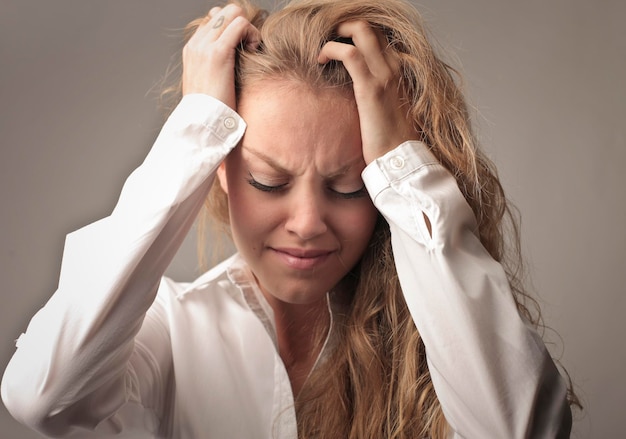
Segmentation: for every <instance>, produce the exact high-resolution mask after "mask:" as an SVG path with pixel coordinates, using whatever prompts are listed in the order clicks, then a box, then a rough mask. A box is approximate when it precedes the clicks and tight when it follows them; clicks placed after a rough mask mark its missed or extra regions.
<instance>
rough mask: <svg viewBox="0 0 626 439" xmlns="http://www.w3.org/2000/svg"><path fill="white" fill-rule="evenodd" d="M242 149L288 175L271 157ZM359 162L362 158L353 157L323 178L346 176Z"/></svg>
mask: <svg viewBox="0 0 626 439" xmlns="http://www.w3.org/2000/svg"><path fill="white" fill-rule="evenodd" d="M242 148H243V149H245V150H246V151H248V152H249V153H250V154H252V155H253V156H255V157H257V158H259V159H261V160H263V161H264V162H265V163H267V164H268V165H270V166H271V167H272V168H274V169H275V170H276V171H278V172H281V173H283V174H290V171H289V170H288V169H285V168H284V167H283V166H281V165H280V164H279V163H278V162H277V161H276V160H274V159H273V158H272V157H270V156H268V155H267V154H264V153H263V152H261V151H257V150H254V149H252V148H249V147H247V146H242ZM361 161H362V157H355V158H354V159H352V160H350V161H349V162H348V163H346V164H345V165H343V166H341V167H340V168H339V169H337V170H335V171H332V172H329V173H327V174H324V175H323V176H324V178H325V179H327V180H334V179H336V178H338V177H341V176H343V175H346V174H347V173H348V172H349V171H350V169H352V167H353V166H354V165H356V164H357V163H360V162H361Z"/></svg>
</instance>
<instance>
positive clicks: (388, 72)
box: [318, 21, 419, 164]
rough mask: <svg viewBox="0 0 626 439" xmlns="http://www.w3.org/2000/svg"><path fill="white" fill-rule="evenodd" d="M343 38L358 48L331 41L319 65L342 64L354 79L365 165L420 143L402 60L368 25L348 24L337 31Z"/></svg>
mask: <svg viewBox="0 0 626 439" xmlns="http://www.w3.org/2000/svg"><path fill="white" fill-rule="evenodd" d="M337 33H338V35H339V36H340V37H344V38H351V39H352V41H353V42H354V45H351V44H346V43H341V42H337V41H330V42H328V43H326V44H325V45H324V47H323V48H322V50H321V52H320V55H319V58H318V61H319V62H320V63H322V64H325V63H327V62H329V61H330V60H336V61H341V62H342V63H343V64H344V66H345V67H346V69H347V70H348V73H349V74H350V76H351V77H352V82H353V87H354V96H355V99H356V104H357V108H358V111H359V119H360V126H361V140H362V142H363V157H364V159H365V163H366V164H369V163H370V162H372V161H373V160H375V159H377V158H378V157H380V156H382V155H383V154H385V153H386V152H388V151H390V150H392V149H393V148H395V147H396V146H398V145H400V144H401V143H403V142H405V141H407V140H416V139H418V138H419V137H418V134H417V132H416V130H415V128H414V125H413V123H412V122H411V120H410V119H409V118H408V114H407V112H408V105H407V104H406V101H405V100H404V99H403V98H404V96H403V92H402V90H401V88H400V74H401V73H400V60H399V57H398V56H397V55H396V54H395V53H393V51H392V50H390V49H389V48H388V47H387V40H386V38H385V36H384V35H383V34H382V32H380V31H376V30H375V29H374V28H372V26H371V25H370V24H368V23H367V22H364V21H348V22H345V23H342V24H341V25H339V27H338V28H337Z"/></svg>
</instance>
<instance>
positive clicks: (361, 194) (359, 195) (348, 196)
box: [329, 186, 367, 200]
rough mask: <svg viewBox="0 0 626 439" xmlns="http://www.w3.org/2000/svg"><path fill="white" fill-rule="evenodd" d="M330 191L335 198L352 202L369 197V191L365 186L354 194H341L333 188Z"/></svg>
mask: <svg viewBox="0 0 626 439" xmlns="http://www.w3.org/2000/svg"><path fill="white" fill-rule="evenodd" d="M329 190H330V192H331V193H332V194H333V195H334V196H336V197H339V198H343V199H344V200H351V199H354V198H363V197H365V196H367V190H366V189H365V186H363V187H361V188H360V189H359V190H356V191H353V192H339V191H337V190H335V189H332V188H329Z"/></svg>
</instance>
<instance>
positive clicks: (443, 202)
mask: <svg viewBox="0 0 626 439" xmlns="http://www.w3.org/2000/svg"><path fill="white" fill-rule="evenodd" d="M364 180H365V181H366V184H367V186H368V190H369V192H370V194H371V195H372V198H373V200H374V203H375V204H376V207H377V208H378V209H379V210H380V211H381V212H382V213H383V215H384V216H385V217H386V219H387V221H388V222H389V224H390V227H391V232H392V246H393V252H394V258H395V261H396V267H397V270H398V276H399V279H400V284H401V286H402V290H403V291H404V294H405V299H406V301H407V305H408V307H409V310H410V312H411V315H412V317H413V320H414V321H415V324H416V325H417V328H418V330H419V332H420V335H421V336H422V338H423V340H424V344H425V346H426V352H427V356H428V364H429V370H430V373H431V377H432V380H433V384H434V385H435V391H436V393H437V397H438V399H439V401H440V402H441V405H442V408H443V411H444V414H445V416H446V420H447V421H448V423H449V424H450V426H451V427H452V429H453V430H454V432H455V433H456V435H455V437H468V438H474V437H507V438H517V437H520V438H521V437H568V435H569V430H570V428H571V414H570V410H569V406H568V403H567V398H566V393H567V387H566V384H565V382H564V380H563V379H562V377H561V376H560V374H559V372H558V370H557V369H556V367H555V365H554V363H553V362H552V359H551V357H550V355H549V353H548V352H547V350H546V348H545V346H544V344H543V341H542V340H541V337H540V336H539V335H538V334H537V333H536V332H535V331H534V330H533V329H532V328H530V327H529V326H528V325H527V324H526V322H524V321H523V320H522V318H521V317H520V316H519V314H518V312H517V307H516V304H515V301H514V300H513V296H512V293H511V291H510V289H509V284H508V280H507V278H506V275H505V273H504V270H503V269H502V267H501V266H500V264H498V263H497V262H496V261H494V260H493V259H492V258H491V256H490V255H489V254H488V252H487V251H486V250H485V248H484V247H483V246H482V245H481V243H480V241H479V239H478V237H477V236H476V233H475V231H476V229H477V228H476V224H475V220H474V216H473V213H472V211H471V209H470V207H469V206H468V205H467V203H466V202H465V199H464V198H463V196H462V194H461V192H460V191H459V189H458V187H457V186H456V182H455V180H454V178H453V177H452V176H451V175H450V174H449V173H448V172H447V171H446V170H445V169H444V168H443V167H442V166H441V165H440V164H439V163H438V162H437V161H436V160H435V158H434V157H433V156H432V155H431V154H430V153H429V152H428V150H427V149H426V147H425V145H423V144H421V143H419V142H407V143H405V144H403V145H401V146H400V147H398V148H396V149H395V150H393V151H391V152H390V153H388V154H387V155H384V156H383V157H381V158H379V159H377V160H376V162H375V163H373V164H372V165H370V166H368V168H366V170H365V171H364ZM424 215H426V217H428V222H429V224H430V227H431V230H432V232H429V228H428V225H427V223H426V220H425V218H424Z"/></svg>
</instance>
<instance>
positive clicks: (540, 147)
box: [0, 0, 626, 439]
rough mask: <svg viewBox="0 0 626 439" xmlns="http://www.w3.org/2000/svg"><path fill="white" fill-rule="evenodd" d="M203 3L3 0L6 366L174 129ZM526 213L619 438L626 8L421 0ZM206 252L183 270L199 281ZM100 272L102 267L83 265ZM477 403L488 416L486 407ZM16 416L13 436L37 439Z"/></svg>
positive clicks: (589, 384)
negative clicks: (188, 47) (170, 105)
mask: <svg viewBox="0 0 626 439" xmlns="http://www.w3.org/2000/svg"><path fill="white" fill-rule="evenodd" d="M208 8H209V6H208V4H205V3H204V2H202V1H197V0H179V1H176V2H174V1H171V0H170V1H167V0H151V1H147V0H136V1H119V0H118V1H106V2H104V1H100V2H95V1H94V2H90V1H85V0H56V1H33V0H1V1H0V102H2V107H1V109H0V154H1V155H0V203H1V207H0V224H1V227H0V270H1V271H0V273H1V276H2V284H3V290H2V292H1V294H2V306H1V308H0V369H1V370H4V366H5V365H6V363H7V362H8V360H9V358H10V356H11V354H12V352H13V349H14V346H13V340H14V339H15V338H16V337H17V336H18V335H19V334H20V333H21V332H22V331H23V330H24V329H25V327H26V324H27V322H28V320H29V318H30V317H31V315H32V314H34V312H35V311H36V310H37V309H38V308H39V307H40V306H42V305H43V304H44V303H45V301H46V300H47V298H48V297H49V296H50V294H51V293H52V292H53V291H54V289H55V286H56V282H57V277H58V272H59V267H60V261H61V252H62V245H63V239H64V236H65V234H67V233H68V232H70V231H72V230H74V229H76V228H78V227H80V226H82V225H84V224H87V223H89V222H92V221H94V220H96V219H98V218H100V217H103V216H105V215H107V214H108V213H109V212H110V210H111V209H112V207H113V205H114V203H115V200H116V198H117V194H118V193H119V190H120V188H121V186H122V183H123V181H124V179H125V177H126V176H127V175H128V174H129V173H130V171H131V170H132V169H133V168H134V167H136V166H137V165H138V164H139V163H140V162H141V160H142V159H143V157H144V156H145V154H146V152H147V151H148V149H149V147H150V145H151V142H152V140H153V139H154V137H155V136H156V134H157V132H158V129H159V126H160V125H161V123H162V120H163V113H162V112H161V111H160V110H158V108H157V107H158V103H157V100H156V97H157V96H158V89H159V85H158V84H159V81H160V79H161V78H162V76H163V74H164V72H165V71H166V70H167V67H168V65H169V64H170V62H171V61H172V60H175V59H177V58H176V51H177V50H178V48H179V41H180V28H181V27H182V26H184V24H185V23H186V22H188V21H189V20H190V19H192V18H194V17H195V16H197V15H199V14H202V13H204V12H205V11H206V10H208ZM420 9H421V10H422V12H423V13H424V15H425V17H426V20H427V22H428V23H429V24H430V28H431V29H432V31H433V34H434V35H435V36H436V38H437V39H438V40H439V42H440V43H441V44H442V45H443V46H445V47H448V48H449V49H450V50H451V52H452V53H453V54H454V55H452V56H451V58H450V59H452V62H453V63H454V64H455V65H457V66H459V67H460V68H461V70H462V71H463V73H464V74H465V77H466V81H467V89H468V96H469V99H470V101H471V102H472V104H473V105H474V106H475V107H476V114H477V122H478V126H479V134H480V136H481V139H482V142H483V144H484V146H485V148H486V149H487V150H488V151H489V153H490V154H491V156H492V157H493V158H494V160H495V161H496V163H497V164H498V166H499V169H500V173H501V177H502V180H503V183H504V186H505V189H506V190H507V191H508V194H509V196H510V198H511V199H512V200H513V201H514V202H515V204H516V205H517V206H518V207H519V208H520V210H521V212H522V216H523V243H524V251H525V254H526V256H527V258H528V266H529V271H530V274H531V280H532V283H533V285H534V288H535V289H536V290H537V291H538V292H539V293H538V294H539V296H540V300H541V303H542V306H543V310H544V315H545V317H546V321H547V323H548V324H549V325H550V326H551V327H552V328H554V330H555V331H556V333H558V335H560V338H559V336H557V335H556V333H554V332H549V333H548V334H547V338H548V339H549V340H550V341H553V342H554V345H553V346H552V347H553V349H554V353H555V355H557V356H559V357H561V359H562V362H563V363H564V364H565V365H566V366H567V368H568V369H569V371H570V373H571V375H572V378H573V379H574V381H575V383H576V385H577V390H578V393H579V395H580V396H581V397H582V399H583V402H584V403H585V406H586V409H585V411H584V413H582V414H580V413H578V414H577V415H576V424H575V432H574V437H579V438H612V437H618V436H619V435H620V432H621V431H622V430H623V419H622V418H623V411H624V407H626V384H625V379H624V377H623V373H624V371H625V370H626V352H625V349H624V342H623V339H622V337H623V336H624V335H625V334H626V323H625V320H624V318H623V314H624V311H626V306H625V299H624V297H625V294H624V293H625V292H626V291H625V290H626V288H625V287H624V284H625V282H624V280H625V279H624V278H625V273H626V263H625V262H624V256H625V253H626V232H625V231H624V227H625V226H626V195H625V193H624V189H626V180H625V177H624V173H623V172H620V170H621V168H622V167H623V164H624V163H625V162H626V148H625V146H626V140H625V139H626V136H625V131H626V130H625V128H624V125H625V124H626V85H625V79H624V78H625V77H626V73H625V72H626V26H624V25H623V19H624V18H626V2H623V1H620V0H600V1H594V2H591V1H589V0H587V1H581V0H570V1H568V0H552V1H540V0H529V1H523V2H522V1H517V2H512V1H511V2H509V1H499V0H474V1H471V2H470V1H463V0H423V1H421V2H420ZM192 241H193V239H189V240H188V242H187V244H186V245H185V246H184V247H183V249H182V250H181V254H180V255H179V257H178V259H177V260H176V262H175V264H174V266H173V267H172V268H171V270H170V272H169V274H170V275H172V276H173V277H174V278H176V279H179V280H183V279H189V278H192V277H194V276H195V275H196V264H195V260H194V248H193V244H192ZM85 263H86V264H88V263H89V261H85ZM477 403H480V402H479V401H477ZM1 407H2V408H1V409H0V436H1V437H2V438H20V439H21V438H35V437H38V436H37V435H36V434H34V433H29V432H28V431H27V430H25V429H24V428H22V427H20V426H19V424H17V423H16V422H15V421H13V420H12V419H11V418H10V416H9V415H8V413H7V412H6V409H5V408H4V407H3V406H1Z"/></svg>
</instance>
